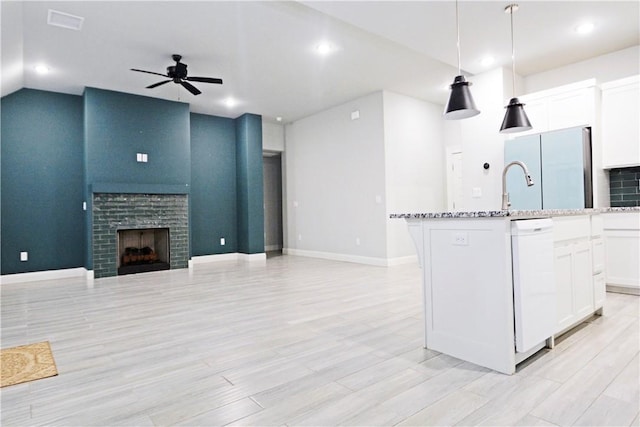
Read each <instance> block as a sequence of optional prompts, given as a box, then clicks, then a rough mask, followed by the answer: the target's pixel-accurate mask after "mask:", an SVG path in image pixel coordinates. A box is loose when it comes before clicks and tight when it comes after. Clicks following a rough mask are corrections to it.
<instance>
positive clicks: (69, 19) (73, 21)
mask: <svg viewBox="0 0 640 427" xmlns="http://www.w3.org/2000/svg"><path fill="white" fill-rule="evenodd" d="M83 22H84V18H83V17H81V16H75V15H71V14H70V13H64V12H60V11H57V10H53V9H49V14H48V15H47V24H49V25H53V26H54V27H61V28H66V29H68V30H76V31H80V29H81V28H82V23H83Z"/></svg>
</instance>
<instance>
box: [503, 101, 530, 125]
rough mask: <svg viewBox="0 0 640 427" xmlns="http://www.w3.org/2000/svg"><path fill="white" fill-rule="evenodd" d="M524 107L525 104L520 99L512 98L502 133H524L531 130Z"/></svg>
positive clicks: (507, 107)
mask: <svg viewBox="0 0 640 427" xmlns="http://www.w3.org/2000/svg"><path fill="white" fill-rule="evenodd" d="M523 107H524V104H523V103H522V102H520V101H519V100H518V98H511V100H510V101H509V105H507V106H506V107H505V108H506V109H507V112H506V113H505V115H504V120H503V121H502V126H500V133H515V132H524V131H525V130H529V129H531V123H530V122H529V118H528V117H527V113H525V112H524V108H523Z"/></svg>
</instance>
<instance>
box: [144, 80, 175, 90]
mask: <svg viewBox="0 0 640 427" xmlns="http://www.w3.org/2000/svg"><path fill="white" fill-rule="evenodd" d="M172 81H173V80H163V81H161V82H158V83H154V84H152V85H149V86H147V89H153V88H154V87H158V86H161V85H163V84H165V83H169V82H172Z"/></svg>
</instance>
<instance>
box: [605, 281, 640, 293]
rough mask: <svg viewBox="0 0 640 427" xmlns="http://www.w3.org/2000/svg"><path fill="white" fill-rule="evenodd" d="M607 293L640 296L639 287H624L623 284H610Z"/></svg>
mask: <svg viewBox="0 0 640 427" xmlns="http://www.w3.org/2000/svg"><path fill="white" fill-rule="evenodd" d="M607 292H614V293H618V294H630V295H640V288H639V287H638V286H637V285H635V286H634V285H622V284H617V283H616V284H611V285H610V284H608V283H607Z"/></svg>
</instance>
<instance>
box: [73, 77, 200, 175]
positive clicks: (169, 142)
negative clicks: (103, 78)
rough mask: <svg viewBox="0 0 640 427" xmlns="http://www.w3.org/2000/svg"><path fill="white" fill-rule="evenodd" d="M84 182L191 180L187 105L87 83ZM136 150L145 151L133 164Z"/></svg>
mask: <svg viewBox="0 0 640 427" xmlns="http://www.w3.org/2000/svg"><path fill="white" fill-rule="evenodd" d="M84 102H85V109H84V114H85V138H86V140H85V149H86V162H87V183H88V184H89V185H91V184H95V183H127V184H131V183H135V184H156V185H181V186H184V187H188V186H189V184H190V180H191V149H190V146H189V145H190V144H189V105H188V104H185V103H181V102H171V101H165V100H162V99H156V98H149V97H146V96H139V95H130V94H127V93H120V92H112V91H109V90H102V89H95V88H87V89H86V90H85V93H84ZM136 153H146V154H148V159H149V161H148V162H147V163H138V162H137V161H136Z"/></svg>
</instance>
